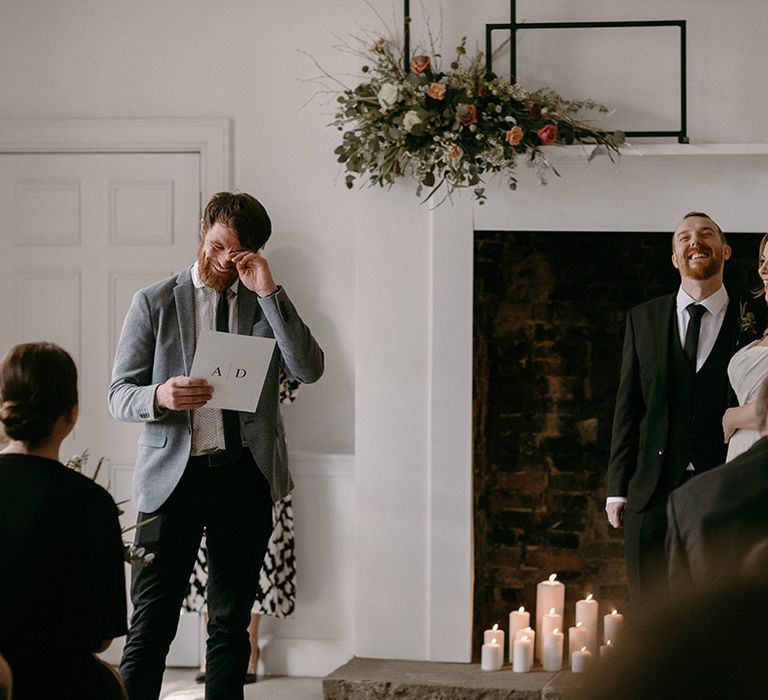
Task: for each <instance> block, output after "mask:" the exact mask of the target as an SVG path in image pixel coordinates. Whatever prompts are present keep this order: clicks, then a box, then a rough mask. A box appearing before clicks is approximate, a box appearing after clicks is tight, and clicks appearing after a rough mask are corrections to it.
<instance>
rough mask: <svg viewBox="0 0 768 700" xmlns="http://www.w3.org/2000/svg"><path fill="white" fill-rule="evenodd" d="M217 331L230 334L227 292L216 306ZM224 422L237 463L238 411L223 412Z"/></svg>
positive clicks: (239, 445) (240, 449)
mask: <svg viewBox="0 0 768 700" xmlns="http://www.w3.org/2000/svg"><path fill="white" fill-rule="evenodd" d="M216 330H217V331H221V332H222V333H229V300H228V299H227V290H226V289H225V290H224V291H223V292H219V303H218V304H216ZM221 417H222V419H223V421H224V446H225V449H226V451H227V457H228V459H229V461H230V462H236V461H237V460H238V459H239V458H240V455H241V454H242V452H243V440H242V438H241V437H240V419H239V418H238V416H237V411H225V410H222V412H221Z"/></svg>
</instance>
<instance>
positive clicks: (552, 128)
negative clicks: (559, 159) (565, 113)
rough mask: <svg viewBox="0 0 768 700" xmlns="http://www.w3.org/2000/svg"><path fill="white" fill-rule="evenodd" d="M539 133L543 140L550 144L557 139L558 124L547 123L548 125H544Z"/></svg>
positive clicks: (544, 142) (547, 144)
mask: <svg viewBox="0 0 768 700" xmlns="http://www.w3.org/2000/svg"><path fill="white" fill-rule="evenodd" d="M537 133H538V134H539V138H540V139H541V142H542V143H543V144H544V145H545V146H549V145H550V144H552V143H554V142H555V140H556V139H557V126H556V125H554V124H547V125H546V126H542V127H541V129H539V131H538V132H537Z"/></svg>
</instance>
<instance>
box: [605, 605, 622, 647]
mask: <svg viewBox="0 0 768 700" xmlns="http://www.w3.org/2000/svg"><path fill="white" fill-rule="evenodd" d="M623 626H624V615H622V614H621V613H619V612H617V611H616V610H614V611H613V612H611V614H610V615H606V616H605V617H604V618H603V641H604V642H607V641H608V640H609V639H610V640H612V641H613V642H614V643H615V641H616V640H617V639H618V638H619V637H620V636H621V628H622V627H623Z"/></svg>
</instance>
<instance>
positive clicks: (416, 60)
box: [411, 56, 432, 75]
mask: <svg viewBox="0 0 768 700" xmlns="http://www.w3.org/2000/svg"><path fill="white" fill-rule="evenodd" d="M431 65H432V62H431V61H430V60H429V56H414V57H413V59H412V60H411V70H412V71H413V72H414V73H416V75H421V74H422V73H423V72H424V71H425V70H429V68H430V66H431Z"/></svg>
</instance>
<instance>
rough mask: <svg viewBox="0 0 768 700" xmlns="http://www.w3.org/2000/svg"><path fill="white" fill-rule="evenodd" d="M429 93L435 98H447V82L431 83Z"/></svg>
mask: <svg viewBox="0 0 768 700" xmlns="http://www.w3.org/2000/svg"><path fill="white" fill-rule="evenodd" d="M427 95H428V96H429V97H431V98H432V99H433V100H442V99H443V98H445V83H430V84H429V87H428V88H427Z"/></svg>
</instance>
